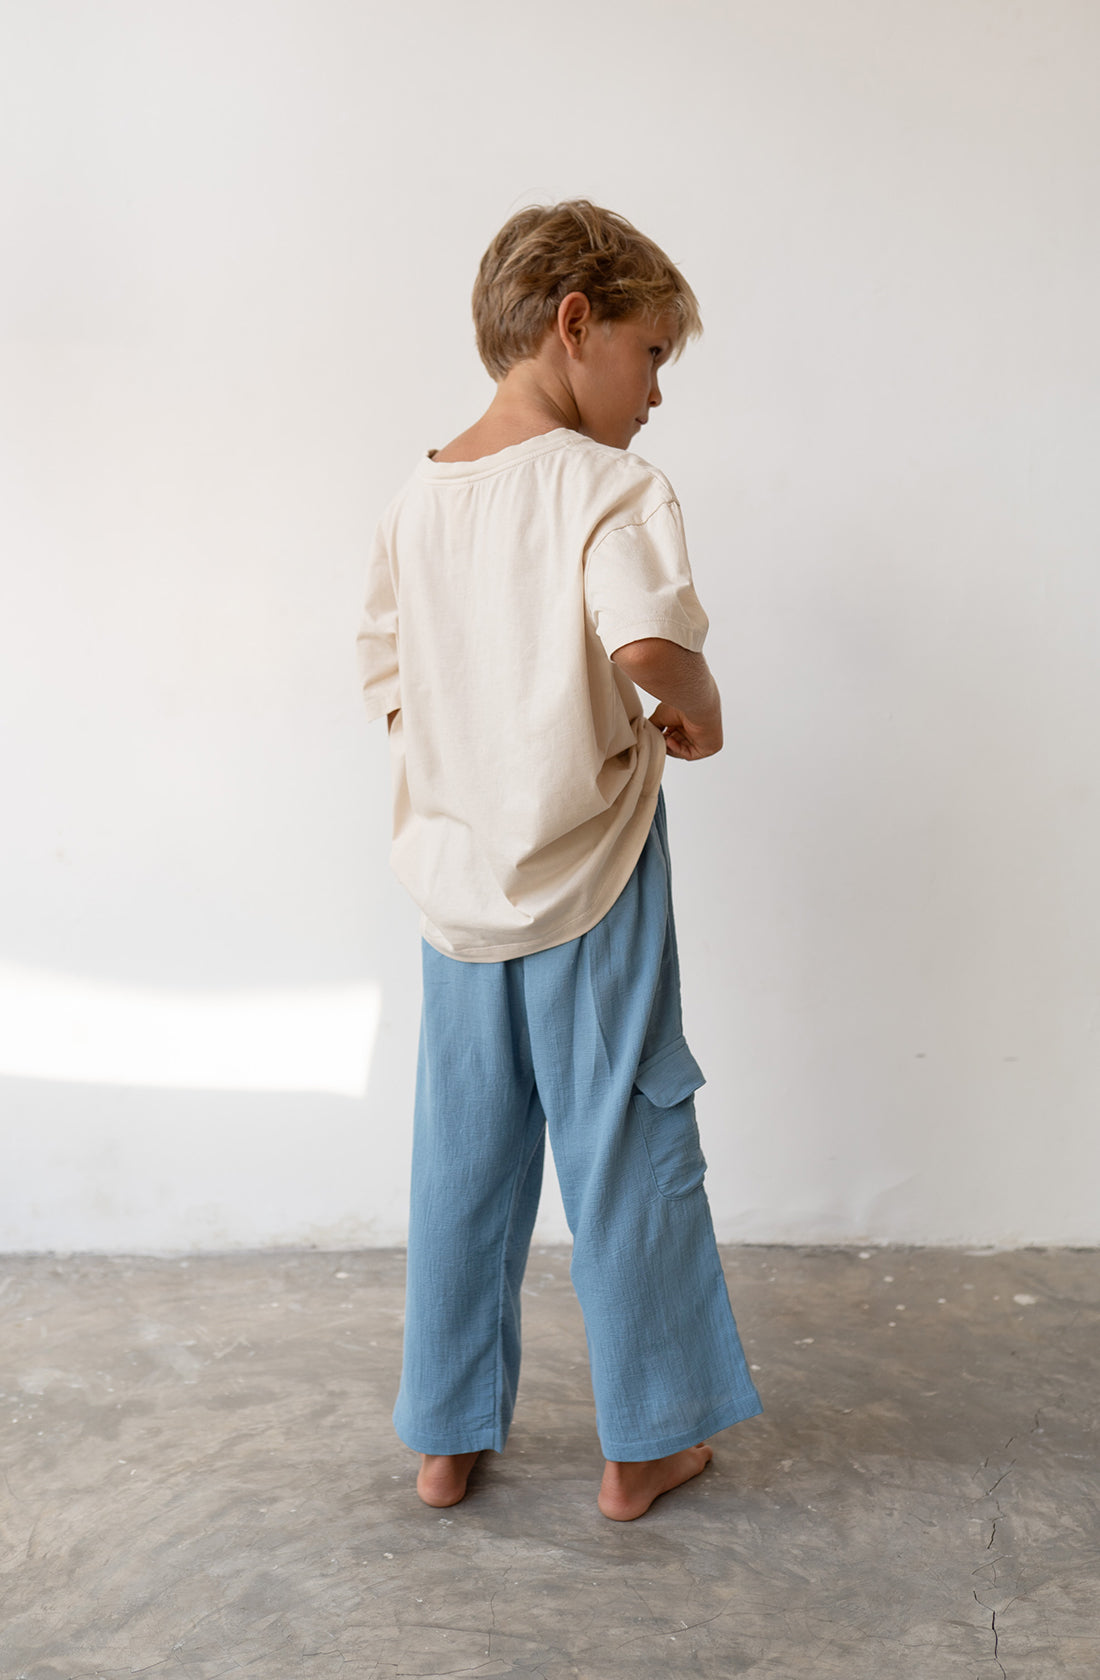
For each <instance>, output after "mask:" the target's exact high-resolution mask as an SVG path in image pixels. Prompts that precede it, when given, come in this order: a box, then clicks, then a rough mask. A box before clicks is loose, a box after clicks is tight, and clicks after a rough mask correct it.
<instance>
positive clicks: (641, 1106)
mask: <svg viewBox="0 0 1100 1680" xmlns="http://www.w3.org/2000/svg"><path fill="white" fill-rule="evenodd" d="M703 1084H705V1080H704V1078H703V1074H702V1071H701V1069H700V1067H699V1063H698V1062H697V1061H696V1060H695V1057H694V1056H693V1055H692V1053H691V1051H690V1050H689V1049H688V1047H687V1044H686V1042H685V1040H684V1038H683V1036H682V1035H681V1036H680V1037H679V1038H674V1039H673V1040H672V1043H671V1044H666V1045H665V1046H664V1048H663V1049H661V1050H659V1051H658V1052H657V1054H656V1055H655V1056H648V1057H647V1058H646V1060H645V1061H644V1062H643V1063H642V1065H641V1067H640V1068H639V1069H638V1071H637V1073H636V1074H635V1076H634V1106H635V1109H636V1111H637V1113H638V1117H639V1119H640V1121H641V1126H642V1136H643V1138H644V1139H645V1146H646V1152H647V1153H648V1155H649V1164H650V1167H651V1168H652V1169H653V1177H654V1180H655V1182H656V1185H657V1188H658V1190H659V1191H660V1192H661V1194H662V1196H686V1195H687V1194H688V1193H689V1192H690V1191H692V1190H697V1189H698V1187H699V1185H700V1184H702V1182H703V1175H704V1173H705V1172H706V1170H707V1163H706V1161H705V1160H704V1159H703V1151H702V1149H701V1148H700V1146H699V1128H698V1126H697V1125H696V1124H695V1102H694V1093H695V1092H696V1091H697V1090H698V1089H699V1087H700V1085H703Z"/></svg>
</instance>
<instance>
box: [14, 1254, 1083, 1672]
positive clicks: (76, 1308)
mask: <svg viewBox="0 0 1100 1680" xmlns="http://www.w3.org/2000/svg"><path fill="white" fill-rule="evenodd" d="M724 1258H725V1260H726V1262H727V1267H728V1277H729V1284H730V1293H731V1296H732V1299H733V1303H734V1308H735V1311H736V1313H737V1317H738V1321H739V1323H740V1326H741V1331H742V1335H743V1337H744V1339H745V1343H746V1347H747V1350H748V1353H749V1358H750V1359H751V1361H752V1362H753V1364H754V1366H755V1367H757V1372H756V1377H757V1382H758V1385H759V1387H760V1391H761V1394H762V1397H763V1400H764V1406H765V1414H764V1416H763V1417H761V1418H756V1419H753V1420H752V1421H751V1422H749V1423H745V1424H740V1425H738V1426H737V1427H736V1428H735V1429H732V1430H729V1431H727V1433H726V1434H725V1435H723V1436H719V1437H718V1438H717V1440H716V1442H715V1446H716V1455H715V1462H714V1464H713V1466H712V1467H711V1468H710V1469H709V1470H708V1471H706V1472H705V1473H704V1474H703V1475H702V1476H701V1477H699V1478H698V1479H697V1480H696V1481H694V1482H693V1483H691V1484H690V1485H689V1486H687V1487H685V1488H682V1489H680V1490H678V1491H677V1492H675V1493H672V1494H670V1495H667V1496H666V1497H665V1498H664V1499H661V1500H659V1501H658V1502H657V1504H656V1505H655V1506H654V1507H653V1509H652V1510H651V1512H650V1513H649V1514H648V1515H647V1516H646V1517H643V1518H642V1519H641V1520H640V1521H638V1522H637V1523H634V1524H624V1525H620V1524H615V1523H610V1522H607V1521H606V1520H605V1519H604V1518H602V1517H601V1516H600V1515H599V1513H598V1512H597V1510H596V1506H595V1492H596V1487H597V1483H598V1479H599V1473H600V1469H601V1458H600V1453H599V1448H598V1444H597V1441H596V1437H595V1433H594V1428H593V1414H592V1404H591V1392H590V1389H589V1386H588V1377H587V1364H586V1360H585V1351H584V1335H583V1329H582V1325H581V1321H580V1316H579V1312H578V1309H577V1306H576V1303H575V1301H574V1298H573V1294H572V1290H571V1288H570V1285H569V1280H568V1256H567V1254H566V1253H564V1252H562V1251H560V1250H550V1249H541V1250H535V1251H534V1252H533V1253H532V1257H531V1265H530V1268H529V1272H528V1280H527V1299H526V1330H527V1353H526V1363H525V1367H524V1379H523V1382H522V1384H521V1389H520V1399H519V1407H518V1412H517V1417H516V1423H515V1426H514V1429H513V1434H512V1438H511V1440H510V1442H509V1445H508V1450H507V1452H506V1453H505V1454H503V1455H502V1456H500V1457H497V1456H495V1455H487V1460H486V1461H483V1463H484V1468H483V1469H481V1470H479V1471H478V1472H475V1480H474V1482H473V1483H472V1488H471V1493H470V1496H469V1497H468V1499H467V1500H466V1502H465V1503H464V1504H463V1505H460V1506H457V1507H455V1508H453V1509H452V1510H450V1511H448V1512H442V1513H441V1512H438V1511H431V1510H428V1509H427V1508H426V1507H424V1506H422V1505H421V1504H420V1503H419V1502H418V1500H417V1499H416V1497H415V1494H414V1491H413V1476H414V1470H415V1460H414V1459H413V1456H412V1454H411V1453H408V1452H407V1451H406V1450H405V1449H404V1448H403V1447H402V1446H401V1445H400V1444H399V1443H398V1441H397V1440H396V1439H395V1437H394V1436H393V1433H392V1430H391V1427H390V1423H389V1411H390V1406H391V1404H392V1400H393V1395H394V1392H395V1389H396V1384H397V1375H398V1366H399V1358H400V1325H401V1302H402V1279H403V1266H404V1261H403V1256H402V1255H401V1254H399V1253H393V1252H379V1251H374V1252H365V1253H364V1252H360V1253H354V1254H347V1255H334V1254H319V1253H275V1254H250V1255H243V1256H231V1257H228V1258H221V1257H219V1258H203V1259H192V1260H190V1261H180V1260H152V1259H102V1258H72V1259H52V1258H47V1259H8V1260H5V1261H0V1336H2V1342H0V1361H2V1362H0V1396H2V1404H3V1411H2V1413H0V1417H2V1435H0V1443H2V1463H3V1473H4V1482H5V1490H6V1491H5V1493H4V1496H3V1505H2V1527H0V1542H2V1550H0V1677H2V1680H121V1677H122V1676H131V1675H134V1674H154V1675H157V1674H164V1675H166V1676H172V1677H178V1680H215V1677H217V1676H238V1675H240V1676H247V1677H249V1680H291V1677H295V1676H308V1677H309V1680H337V1677H339V1680H398V1677H399V1676H424V1677H434V1676H443V1675H476V1676H478V1677H479V1680H491V1677H494V1676H501V1675H513V1676H540V1677H541V1680H575V1677H580V1680H613V1677H616V1676H621V1675H622V1676H625V1675H629V1676H630V1677H631V1680H648V1677H650V1676H654V1677H656V1676H662V1677H663V1676H680V1675H683V1676H706V1677H713V1680H730V1677H732V1676H753V1677H754V1680H755V1677H761V1680H762V1677H764V1676H768V1677H769V1680H794V1677H796V1676H797V1677H799V1680H803V1677H811V1680H834V1677H836V1680H839V1677H841V1676H843V1677H844V1680H872V1677H873V1680H882V1677H884V1676H890V1675H899V1676H901V1675H904V1676H905V1680H951V1677H952V1676H960V1677H961V1676H966V1677H968V1680H1053V1677H1055V1676H1058V1677H1062V1676H1065V1677H1069V1680H1097V1676H1098V1675H1100V1598H1098V1591H1100V1527H1098V1493H1100V1455H1098V1452H1097V1436H1096V1426H1097V1421H1098V1415H1100V1337H1098V1334H1097V1329H1098V1316H1100V1315H1098V1306H1100V1255H1098V1254H1096V1253H1082V1252H1072V1251H1055V1252H1041V1251H1035V1250H1023V1251H1021V1252H1018V1253H1011V1254H989V1255H978V1254H974V1255H969V1254H965V1253H962V1252H959V1251H954V1250H927V1249H926V1250H915V1249H875V1250H872V1251H869V1252H868V1251H856V1250H853V1249H790V1248H759V1247H750V1248H731V1249H728V1250H725V1251H724Z"/></svg>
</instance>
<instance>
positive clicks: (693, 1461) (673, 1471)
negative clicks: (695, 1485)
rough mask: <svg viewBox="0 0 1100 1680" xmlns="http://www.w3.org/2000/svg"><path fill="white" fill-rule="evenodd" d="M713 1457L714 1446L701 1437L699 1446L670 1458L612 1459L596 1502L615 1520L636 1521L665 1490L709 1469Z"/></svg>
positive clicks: (606, 1514)
mask: <svg viewBox="0 0 1100 1680" xmlns="http://www.w3.org/2000/svg"><path fill="white" fill-rule="evenodd" d="M713 1457H714V1453H713V1451H712V1449H711V1448H710V1447H708V1446H707V1445H706V1443H705V1442H703V1441H700V1442H699V1445H698V1446H696V1447H685V1448H684V1450H683V1452H678V1453H670V1454H669V1456H668V1457H667V1458H648V1459H641V1460H637V1461H635V1462H633V1463H629V1462H628V1463H615V1462H614V1461H613V1460H611V1459H608V1461H607V1463H606V1464H605V1465H604V1472H603V1481H602V1482H601V1483H600V1491H599V1495H598V1497H597V1499H596V1503H597V1505H598V1506H599V1507H600V1510H601V1511H602V1512H603V1514H604V1516H605V1517H610V1518H611V1520H612V1521H613V1522H633V1521H634V1518H635V1517H640V1516H642V1515H643V1513H644V1512H646V1511H648V1510H649V1507H650V1506H651V1505H652V1504H653V1501H654V1500H655V1499H657V1498H658V1497H659V1496H660V1495H661V1494H662V1493H668V1492H669V1491H670V1490H671V1489H672V1488H675V1487H679V1486H680V1485H681V1484H682V1483H683V1482H690V1481H691V1478H692V1477H693V1476H697V1475H698V1474H699V1472H700V1470H705V1469H706V1467H707V1465H708V1464H709V1463H710V1461H711V1459H712V1458H713Z"/></svg>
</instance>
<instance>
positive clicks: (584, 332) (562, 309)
mask: <svg viewBox="0 0 1100 1680" xmlns="http://www.w3.org/2000/svg"><path fill="white" fill-rule="evenodd" d="M591 328H592V305H591V304H590V303H589V301H588V299H587V298H586V297H585V295H584V293H583V292H569V293H567V294H566V296H565V297H563V298H562V300H561V302H560V303H559V304H558V319H557V330H558V337H559V338H560V340H561V342H562V344H563V345H564V346H565V352H566V355H568V356H570V357H571V358H573V359H574V360H576V358H577V356H579V355H580V352H581V347H582V345H583V344H584V341H585V339H586V338H587V336H588V334H589V332H590V331H591Z"/></svg>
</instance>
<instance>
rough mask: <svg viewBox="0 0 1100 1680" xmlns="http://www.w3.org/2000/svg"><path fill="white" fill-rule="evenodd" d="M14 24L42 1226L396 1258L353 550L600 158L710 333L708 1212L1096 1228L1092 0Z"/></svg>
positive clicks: (699, 838)
mask: <svg viewBox="0 0 1100 1680" xmlns="http://www.w3.org/2000/svg"><path fill="white" fill-rule="evenodd" d="M2 32H3V41H2V51H0V181H2V193H3V205H2V209H3V215H2V217H0V223H2V226H3V229H4V234H3V237H4V240H5V242H6V247H7V248H6V250H5V252H4V253H3V258H2V261H0V312H2V326H0V333H2V345H0V474H2V495H0V546H2V552H3V571H4V585H5V596H6V598H7V599H8V601H9V602H10V603H11V604H10V605H9V606H7V607H6V608H5V610H4V614H3V617H2V620H0V639H2V640H0V686H2V689H3V695H4V701H5V712H4V715H5V718H6V720H7V721H6V723H5V726H4V739H3V746H4V754H5V760H4V766H3V772H2V775H3V780H2V784H0V785H2V787H3V792H4V804H5V818H4V822H3V825H2V844H3V847H4V852H5V860H4V867H3V870H2V873H0V895H2V907H0V1038H2V1043H0V1073H2V1074H3V1075H4V1077H3V1080H2V1083H0V1101H2V1104H3V1139H4V1147H5V1153H6V1156H7V1158H8V1163H9V1164H8V1167H7V1170H5V1171H4V1172H3V1173H2V1175H0V1248H6V1249H50V1248H61V1249H116V1250H127V1249H135V1248H136V1249H154V1250H172V1249H181V1250H182V1249H191V1248H204V1247H217V1248H231V1247H236V1246H239V1245H255V1244H280V1243H317V1244H321V1245H325V1246H339V1245H352V1244H359V1243H375V1242H378V1243H387V1242H394V1241H399V1240H400V1239H401V1237H402V1235H403V1230H404V1212H405V1195H406V1183H407V1157H408V1147H409V1118H410V1107H411V1093H412V1080H413V1064H414V1057H415V1041H416V1029H417V1010H418V991H417V988H418V962H419V953H418V947H417V936H416V916H415V912H414V911H413V909H412V907H411V906H410V905H409V904H407V903H406V901H405V900H404V897H403V895H402V893H401V891H400V889H399V888H398V887H397V886H396V884H395V883H394V882H393V881H392V880H391V878H390V877H389V875H388V872H387V865H386V855H387V847H388V772H387V763H386V748H385V742H384V739H383V735H382V732H381V730H380V728H379V727H378V726H367V725H366V723H365V722H364V721H363V720H362V717H361V713H360V702H359V698H358V693H357V689H356V678H355V672H354V658H353V638H354V631H355V626H356V620H357V614H358V601H359V593H360V588H361V581H362V567H363V559H364V551H365V544H366V541H367V538H368V535H369V532H370V529H371V527H372V525H373V522H374V519H375V517H376V516H377V514H378V512H379V510H380V508H381V506H382V504H383V503H384V502H385V501H386V500H387V499H388V498H389V496H390V495H391V494H392V493H393V491H394V490H395V489H396V487H397V485H398V484H399V483H400V482H401V480H402V479H403V478H404V476H405V475H406V473H407V472H408V471H409V470H410V469H411V466H412V464H413V462H414V461H415V459H416V457H417V456H418V454H420V453H421V452H422V451H423V450H425V449H427V448H428V447H430V446H432V445H438V444H442V443H443V442H445V441H446V440H447V438H448V437H450V436H451V435H453V433H454V432H456V431H457V430H459V429H460V428H461V427H462V426H464V425H465V424H467V423H468V422H469V421H470V420H471V419H472V418H473V417H474V416H475V415H476V414H477V413H479V412H480V411H481V409H482V408H483V407H484V405H485V403H486V402H487V401H488V398H489V395H490V391H491V388H490V386H489V383H488V381H487V379H486V377H485V375H484V373H483V372H482V370H481V368H480V365H479V364H478V362H477V359H476V355H475V352H474V348H473V340H472V330H471V327H470V324H469V319H468V297H469V289H470V285H471V282H472V279H473V272H474V268H475V266H476V262H477V259H478V257H479V256H480V253H481V251H482V249H483V248H484V246H485V244H486V243H487V241H488V239H489V237H490V236H491V235H492V233H493V232H494V231H495V230H496V228H497V227H498V226H499V224H500V223H501V222H502V221H503V220H504V219H505V217H506V216H507V215H508V214H510V212H511V211H512V210H513V209H515V208H518V207H519V206H520V205H521V204H524V203H527V202H530V201H531V200H533V199H542V200H548V199H552V198H556V197H563V196H569V195H576V194H586V195H588V196H590V197H592V198H594V199H595V200H596V201H597V202H602V203H606V204H610V205H612V206H614V207H615V208H617V209H619V210H621V211H623V212H624V213H625V214H626V215H628V216H630V217H631V218H632V219H633V220H634V221H636V222H637V223H638V225H639V226H641V227H642V228H644V229H645V230H646V231H648V232H650V233H651V234H652V235H653V236H654V237H655V238H656V239H657V240H658V241H659V242H660V243H661V244H663V245H664V246H665V248H666V249H667V250H668V251H669V253H670V255H671V256H672V257H673V258H674V259H676V260H677V261H679V262H680V263H681V264H682V266H683V268H684V270H685V272H686V274H687V275H688V277H689V279H690V280H691V282H692V284H693V285H694V287H695V288H696V290H697V292H698V294H699V297H700V299H701V302H702V306H703V311H704V317H705V321H706V328H707V331H706V336H705V338H704V339H703V340H702V341H701V343H699V344H697V345H694V346H692V347H689V349H688V351H687V353H686V355H685V357H684V360H683V361H682V362H681V363H680V364H679V365H677V366H676V367H674V368H673V369H671V370H670V371H669V373H668V375H667V377H666V381H665V389H666V400H665V406H664V408H663V410H662V411H661V413H660V415H659V416H658V417H657V418H656V419H655V421H654V423H653V424H652V425H651V427H650V428H649V430H648V431H647V433H646V437H645V440H644V441H645V451H646V453H647V455H648V456H649V457H650V458H651V459H653V460H654V461H656V462H657V463H658V464H659V465H660V466H662V467H663V468H664V469H665V470H666V471H667V472H668V473H669V475H670V477H671V478H672V481H673V483H674V484H675V485H676V487H677V489H678V492H679V494H680V497H681V500H682V503H683V507H684V510H685V519H686V523H687V529H688V535H689V539H690V542H691V546H692V552H693V557H694V564H695V571H696V578H697V583H698V586H699V590H700V594H701V595H702V597H703V599H704V602H705V603H706V605H707V607H708V610H709V611H710V614H711V619H712V625H713V629H712V635H711V640H710V643H709V644H708V652H709V654H710V657H711V662H712V664H713V666H714V668H715V670H716V672H717V674H718V676H719V679H720V681H721V683H722V685H723V688H724V692H725V700H726V713H727V737H728V745H727V749H726V751H725V753H724V754H723V755H722V756H721V757H720V758H718V759H716V760H713V761H710V762H708V763H706V764H702V765H697V766H684V765H670V767H669V771H668V776H667V782H666V786H667V792H668V799H669V810H670V828H671V835H672V842H673V848H674V854H673V855H674V873H675V880H676V883H677V907H678V921H679V926H680V934H681V946H682V960H683V967H684V986H685V1009H686V1020H687V1028H688V1034H689V1038H690V1039H691V1041H692V1044H693V1047H694V1048H695V1050H696V1053H697V1054H698V1056H699V1058H700V1060H701V1061H702V1063H703V1065H704V1067H705V1069H706V1070H707V1072H708V1074H709V1084H708V1086H707V1088H706V1089H705V1091H704V1092H703V1093H702V1094H701V1097H700V1103H699V1112H700V1122H701V1126H702V1129H703V1133H704V1140H705V1144H706V1147H707V1151H708V1154H709V1156H710V1160H711V1172H710V1178H709V1185H710V1193H711V1199H712V1204H713V1207H714V1212H715V1219H716V1224H717V1227H718V1231H719V1235H720V1236H721V1237H723V1238H726V1239H775V1240H794V1241H803V1240H834V1239H835V1240H848V1239H861V1240H868V1241H874V1240H900V1241H930V1242H966V1243H994V1244H1000V1243H1020V1242H1055V1243H1058V1242H1065V1243H1092V1242H1096V1241H1100V1197H1098V1196H1097V1193H1096V1186H1097V1182H1098V1177H1097V1175H1098V1169H1100V1141H1098V1140H1100V1127H1098V1126H1097V1125H1096V1123H1095V1120H1096V1111H1097V1103H1098V1097H1100V1051H1098V1046H1100V971H1098V951H1100V943H1098V935H1100V884H1098V879H1097V870H1096V859H1097V857H1098V856H1100V810H1098V778H1097V763H1098V748H1100V666H1098V660H1097V645H1098V631H1100V572H1098V568H1097V550H1096V539H1097V535H1098V527H1100V510H1098V506H1097V495H1096V482H1097V478H1096V461H1097V454H1098V441H1100V440H1098V437H1097V429H1098V428H1097V414H1098V372H1100V368H1098V361H1100V357H1098V353H1097V350H1098V345H1097V327H1096V297H1097V295H1098V291H1100V272H1098V270H1100V264H1098V261H1097V258H1098V234H1097V218H1096V204H1097V202H1098V201H1100V195H1098V185H1100V183H1098V181H1097V174H1098V168H1097V160H1098V158H1100V116H1098V108H1097V102H1096V97H1095V82H1096V66H1097V62H1098V57H1097V53H1098V48H1100V12H1098V10H1097V8H1096V7H1095V5H1093V4H1091V0H1041V3H1040V0H1031V3H1024V4H1013V5H1010V4H1007V3H1003V0H951V3H950V4H948V3H946V0H897V3H892V0H730V3H726V4H719V3H717V0H677V3H676V4H672V3H671V0H670V3H666V4H657V3H655V0H630V3H627V0H611V3H608V0H605V3H604V4H602V5H601V6H598V7H594V6H591V5H588V4H584V5H582V4H579V3H578V0H560V3H559V4H557V5H556V6H554V7H551V8H546V7H542V6H540V7H535V6H532V5H526V4H523V3H522V0H520V3H518V4H517V3H516V0H475V3H468V4H459V5H456V4H454V3H453V0H447V3H444V0H421V3H420V4H418V5H417V6H415V7H413V6H402V7H383V6H381V5H375V4H366V3H359V4H353V3H351V0H282V3H278V4H276V3H271V0H252V3H248V0H186V3H183V0H157V3H156V4H153V5H150V4H148V3H147V0H100V3H97V4H86V3H84V0H24V3H23V4H18V3H15V4H13V3H12V0H8V4H7V5H6V7H5V8H4V11H3V15H2ZM13 609H14V610H13ZM540 1234H541V1235H542V1237H543V1238H554V1237H559V1236H562V1235H564V1227H563V1225H562V1224H561V1218H560V1211H559V1208H558V1206H557V1205H556V1204H555V1202H554V1199H553V1197H549V1198H548V1200H547V1202H546V1204H545V1207H544V1214H543V1217H542V1221H541V1226H540Z"/></svg>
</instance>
